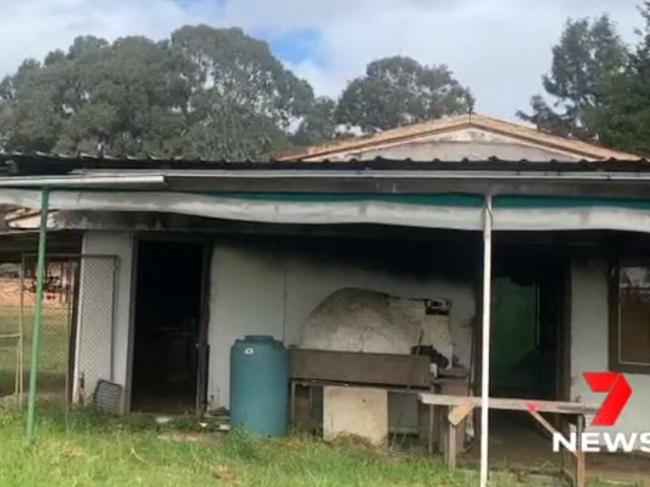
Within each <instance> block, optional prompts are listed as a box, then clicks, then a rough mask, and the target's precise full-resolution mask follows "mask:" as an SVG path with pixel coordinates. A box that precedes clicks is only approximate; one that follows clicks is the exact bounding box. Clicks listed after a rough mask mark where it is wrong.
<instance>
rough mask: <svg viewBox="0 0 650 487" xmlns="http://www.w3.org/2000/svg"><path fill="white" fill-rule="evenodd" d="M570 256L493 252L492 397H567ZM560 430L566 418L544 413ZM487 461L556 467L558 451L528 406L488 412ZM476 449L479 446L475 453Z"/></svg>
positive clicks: (526, 249)
mask: <svg viewBox="0 0 650 487" xmlns="http://www.w3.org/2000/svg"><path fill="white" fill-rule="evenodd" d="M567 274H568V261H567V259H565V258H563V256H562V255H556V254H551V253H549V252H548V251H545V250H538V249H535V248H530V247H524V248H523V249H521V250H519V249H514V248H513V247H505V248H503V247H502V248H500V249H498V250H497V252H496V253H495V259H494V273H493V279H492V318H491V321H492V323H491V346H490V362H491V363H490V396H491V397H500V398H514V399H531V400H535V399H538V400H548V401H562V400H568V399H569V398H568V397H565V381H566V380H567V378H566V374H567V367H568V365H567V364H566V363H565V359H566V357H567V356H568V355H567V354H566V352H567V347H569V346H570V343H569V341H568V339H567V337H566V335H567V329H568V323H567V302H568V301H567V298H566V296H567V293H568V292H569V289H568V279H567ZM547 419H548V420H549V421H550V422H551V423H553V424H554V425H555V427H557V428H561V427H562V424H561V423H560V422H559V421H560V419H561V418H558V417H551V416H547ZM489 441H490V461H491V462H493V464H495V465H515V466H517V467H518V468H524V469H526V470H531V471H540V472H545V471H546V470H547V469H549V468H550V469H551V471H552V470H553V469H554V468H555V466H556V465H558V464H559V456H558V455H557V454H554V453H553V452H552V450H551V447H550V440H549V438H548V433H547V431H546V430H544V429H543V428H541V427H540V426H539V424H538V423H537V422H536V421H534V420H533V419H532V418H531V417H530V415H529V414H528V413H526V412H517V411H498V410H491V411H490V438H489ZM476 454H477V455H478V452H476Z"/></svg>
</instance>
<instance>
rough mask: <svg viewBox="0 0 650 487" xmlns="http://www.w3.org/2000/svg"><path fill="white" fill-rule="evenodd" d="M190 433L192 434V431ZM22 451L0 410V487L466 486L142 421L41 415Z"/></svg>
mask: <svg viewBox="0 0 650 487" xmlns="http://www.w3.org/2000/svg"><path fill="white" fill-rule="evenodd" d="M192 429H194V427H192ZM37 435H38V438H37V442H36V444H35V446H34V447H33V448H32V449H29V450H26V449H25V447H24V417H23V415H22V414H18V413H16V412H13V411H8V410H5V411H0V438H2V441H1V442H0V485H2V486H39V485H47V486H58V485H65V486H85V485H116V486H117V485H119V486H123V485H129V486H130V485H151V486H177V485H181V486H188V487H189V486H191V485H216V486H219V485H240V486H283V487H284V486H373V487H376V486H400V485H403V486H407V485H408V486H425V485H426V486H450V487H451V486H459V487H465V486H473V485H476V483H477V480H476V478H475V477H472V478H471V479H470V478H468V474H467V473H458V474H456V475H452V474H449V473H448V472H447V471H446V469H445V467H444V466H443V465H442V464H441V462H440V461H439V460H438V459H430V458H423V457H420V458H417V457H411V458H395V457H390V456H388V455H387V454H385V453H382V452H378V451H376V450H374V449H371V448H369V447H366V446H364V445H360V444H354V443H351V442H345V443H339V444H327V443H324V442H323V441H321V440H318V439H315V438H313V437H310V436H302V435H296V436H289V437H286V438H282V439H265V440H261V439H252V438H250V437H247V436H244V435H240V434H224V433H216V432H212V433H210V432H202V433H198V432H196V431H192V430H191V429H190V427H189V426H187V427H186V428H182V427H179V426H176V427H174V428H173V429H172V428H171V427H169V426H160V425H155V424H153V423H152V422H151V420H150V419H148V418H147V419H143V418H136V419H134V418H130V419H126V420H123V421H117V420H111V419H107V418H105V417H101V416H97V415H93V414H90V413H70V414H67V415H65V414H63V413H61V412H55V411H47V412H46V413H43V412H41V414H40V416H39V418H38V430H37Z"/></svg>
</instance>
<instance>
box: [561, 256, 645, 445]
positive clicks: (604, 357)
mask: <svg viewBox="0 0 650 487" xmlns="http://www.w3.org/2000/svg"><path fill="white" fill-rule="evenodd" d="M607 287H608V285H607V267H606V265H605V263H604V262H581V261H576V262H574V263H573V266H572V285H571V297H572V306H571V323H572V332H571V398H572V399H573V400H579V401H583V402H586V403H588V404H601V403H602V401H603V399H604V395H603V394H596V393H593V392H591V390H590V389H589V386H588V385H587V382H586V381H585V380H584V377H583V376H582V374H583V372H592V371H594V372H597V371H605V370H608V368H609V364H608V362H609V353H608V352H609V349H608V335H609V325H608V319H609V314H608V295H607V294H608V292H607V291H608V290H607ZM625 376H626V378H627V380H628V382H629V383H630V385H631V386H632V389H633V390H634V393H633V395H632V397H631V398H630V402H629V403H628V405H627V407H626V408H625V409H624V410H623V413H622V414H621V416H620V418H619V420H618V422H617V424H616V425H615V426H612V427H607V428H605V427H594V428H592V431H597V432H605V431H611V432H624V433H631V432H640V431H646V430H648V405H649V404H650V375H644V374H625Z"/></svg>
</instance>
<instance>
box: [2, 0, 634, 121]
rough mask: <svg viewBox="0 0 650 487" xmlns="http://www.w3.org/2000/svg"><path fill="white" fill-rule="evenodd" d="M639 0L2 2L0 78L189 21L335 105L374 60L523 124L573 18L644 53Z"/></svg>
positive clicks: (160, 35)
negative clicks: (444, 77)
mask: <svg viewBox="0 0 650 487" xmlns="http://www.w3.org/2000/svg"><path fill="white" fill-rule="evenodd" d="M640 1H641V0H0V78H1V77H3V76H4V75H6V74H10V73H12V72H13V71H14V70H15V69H16V68H17V67H18V65H19V64H20V62H21V61H22V60H23V59H25V58H27V57H35V58H36V59H42V58H43V57H44V56H45V54H47V52H49V51H51V50H53V49H56V48H60V49H67V47H68V46H69V44H70V43H71V41H72V40H73V39H74V38H75V37H76V36H78V35H84V34H93V35H95V36H99V37H103V38H105V39H108V40H114V39H115V38H118V37H122V36H125V35H145V36H147V37H150V38H153V39H157V40H158V39H164V38H166V37H168V36H169V34H170V33H171V32H173V31H174V30H176V29H177V28H179V27H181V26H182V25H185V24H197V23H205V24H209V25H213V26H215V27H226V26H239V27H242V28H243V29H244V30H245V31H246V32H247V33H248V34H249V35H252V36H253V37H257V38H261V39H264V40H266V41H267V42H268V43H269V44H270V46H271V49H272V51H273V53H274V54H275V55H276V56H277V57H278V58H279V59H281V60H282V61H283V62H284V63H285V65H286V66H287V67H289V68H290V69H292V70H293V71H294V72H295V73H296V74H297V75H298V76H300V77H303V78H305V79H307V80H308V81H309V82H310V83H311V84H312V86H313V87H314V90H315V92H316V94H318V95H329V96H332V97H336V96H337V95H339V94H340V92H341V90H342V89H343V88H345V86H346V84H347V83H348V82H349V81H350V80H352V79H354V78H355V77H357V76H360V75H362V74H363V72H364V70H365V66H366V64H367V63H368V62H370V61H372V60H374V59H377V58H380V57H384V56H390V55H403V56H410V57H412V58H414V59H416V60H418V61H419V62H421V63H423V64H427V65H433V64H446V65H447V66H448V67H449V68H450V69H451V70H452V71H453V73H454V75H455V76H456V78H457V79H458V80H459V81H460V82H461V83H462V84H463V85H465V86H469V88H470V89H471V90H472V92H473V94H474V96H475V97H476V98H477V104H476V110H477V111H478V112H481V113H484V114H487V115H492V116H496V117H502V118H506V119H515V112H516V111H517V110H520V109H526V108H527V107H528V100H529V98H530V96H531V95H532V94H535V93H539V92H541V76H542V74H543V73H545V72H547V71H548V69H549V66H550V62H551V47H552V45H553V44H554V43H556V42H557V40H558V38H559V36H560V33H561V32H562V28H563V26H564V24H565V22H566V19H567V18H568V17H571V18H582V17H594V16H597V15H600V14H601V13H604V12H607V13H609V14H610V16H611V17H612V19H613V20H614V21H615V22H616V25H617V28H618V31H619V33H620V34H621V36H622V37H623V39H624V40H625V41H626V42H627V43H629V44H634V43H636V41H637V35H636V34H635V28H640V27H642V20H641V16H640V15H639V13H638V11H637V4H638V3H639V2H640Z"/></svg>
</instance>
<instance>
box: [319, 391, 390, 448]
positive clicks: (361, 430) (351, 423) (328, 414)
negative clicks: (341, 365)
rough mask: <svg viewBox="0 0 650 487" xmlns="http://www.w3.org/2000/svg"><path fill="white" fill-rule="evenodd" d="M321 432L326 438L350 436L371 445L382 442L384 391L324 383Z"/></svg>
mask: <svg viewBox="0 0 650 487" xmlns="http://www.w3.org/2000/svg"><path fill="white" fill-rule="evenodd" d="M323 436H324V438H325V439H326V440H334V439H336V438H341V437H346V436H354V437H358V438H360V439H363V440H365V441H367V442H368V443H370V444H372V445H375V446H385V445H386V444H387V440H388V392H387V391H385V390H382V389H373V388H361V387H337V386H326V387H324V390H323Z"/></svg>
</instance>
